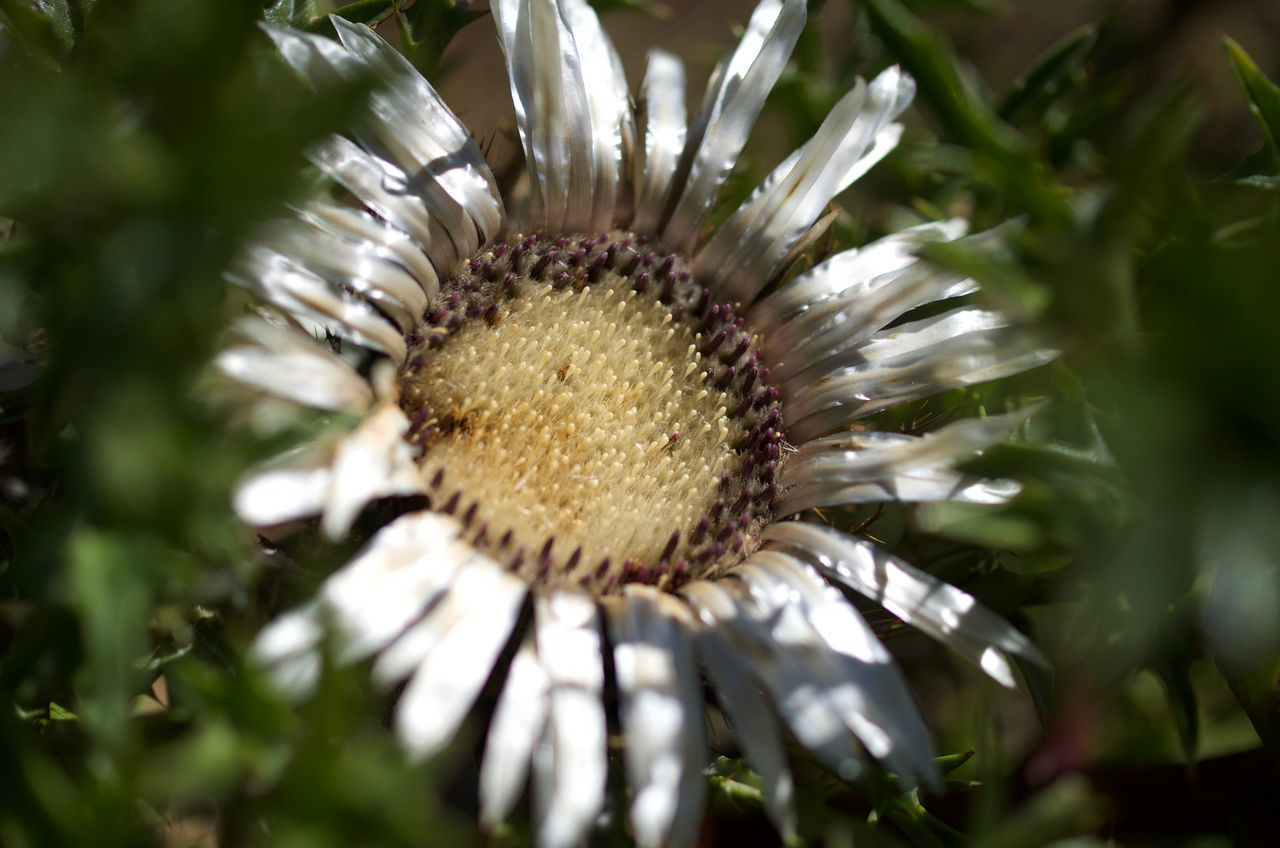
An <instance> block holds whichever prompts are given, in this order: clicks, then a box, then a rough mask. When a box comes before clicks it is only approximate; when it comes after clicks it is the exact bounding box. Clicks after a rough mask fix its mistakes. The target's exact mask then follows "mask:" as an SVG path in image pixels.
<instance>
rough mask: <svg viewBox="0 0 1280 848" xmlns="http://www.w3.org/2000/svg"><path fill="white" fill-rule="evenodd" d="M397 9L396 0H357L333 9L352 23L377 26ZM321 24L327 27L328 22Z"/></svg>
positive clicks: (336, 13)
mask: <svg viewBox="0 0 1280 848" xmlns="http://www.w3.org/2000/svg"><path fill="white" fill-rule="evenodd" d="M428 5H429V4H428ZM397 9H398V3H397V2H396V0H357V2H355V3H348V4H346V5H345V6H339V7H338V8H337V9H334V10H333V13H334V14H335V15H337V16H338V17H340V18H346V19H347V20H349V21H351V22H352V23H357V24H368V25H369V26H377V25H378V24H380V23H382V22H383V21H385V20H386V19H387V18H389V17H391V16H392V15H393V14H395V13H396V10H397ZM321 26H323V27H326V28H327V27H328V24H327V22H325V23H322V24H321Z"/></svg>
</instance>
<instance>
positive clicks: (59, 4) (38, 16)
mask: <svg viewBox="0 0 1280 848" xmlns="http://www.w3.org/2000/svg"><path fill="white" fill-rule="evenodd" d="M77 9H78V4H75V3H70V2H68V0H34V2H28V1H27V0H0V24H2V25H3V26H4V28H6V29H8V30H9V31H10V32H12V33H13V34H14V36H15V37H16V38H17V40H18V41H19V42H20V43H22V44H24V45H25V46H26V48H27V49H28V50H31V51H33V52H40V53H44V54H46V55H48V56H49V57H51V58H54V59H58V60H60V59H63V58H66V56H67V54H68V53H70V52H71V48H72V47H73V46H75V40H76V25H75V18H74V17H73V11H75V10H77Z"/></svg>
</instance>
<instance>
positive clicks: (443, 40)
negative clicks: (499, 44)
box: [396, 0, 486, 78]
mask: <svg viewBox="0 0 1280 848" xmlns="http://www.w3.org/2000/svg"><path fill="white" fill-rule="evenodd" d="M485 14H486V13H485V12H481V11H477V10H475V9H470V8H467V7H465V6H461V5H459V4H458V3H457V2H456V0H418V2H416V3H414V4H413V5H412V6H410V7H408V8H407V9H400V10H399V11H398V14H397V15H396V22H397V23H398V24H399V26H400V36H401V38H402V39H403V40H404V43H405V47H404V51H405V55H407V56H408V57H409V59H410V61H412V62H413V64H414V67H416V68H417V69H418V70H420V71H422V73H423V75H424V76H426V77H428V78H430V77H433V76H434V75H435V74H436V72H437V71H438V70H439V69H440V60H441V59H442V58H443V57H444V51H445V48H446V47H448V46H449V42H451V41H452V40H453V37H454V36H455V35H457V34H458V33H459V32H460V31H461V30H462V28H463V27H465V26H466V25H467V24H469V23H471V22H472V21H475V20H478V19H479V18H482V17H484V15H485Z"/></svg>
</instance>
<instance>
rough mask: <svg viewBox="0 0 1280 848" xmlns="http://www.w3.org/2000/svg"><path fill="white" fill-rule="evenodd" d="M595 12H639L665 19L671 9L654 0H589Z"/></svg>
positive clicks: (669, 14) (669, 15)
mask: <svg viewBox="0 0 1280 848" xmlns="http://www.w3.org/2000/svg"><path fill="white" fill-rule="evenodd" d="M590 2H591V5H592V7H594V8H595V10H596V11H597V12H614V11H621V12H639V13H640V14H642V15H648V16H649V17H651V18H662V19H664V20H665V19H667V18H669V17H671V7H670V6H668V5H667V4H666V3H656V2H654V0H590Z"/></svg>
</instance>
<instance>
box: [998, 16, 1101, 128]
mask: <svg viewBox="0 0 1280 848" xmlns="http://www.w3.org/2000/svg"><path fill="white" fill-rule="evenodd" d="M1097 43H1098V30H1097V28H1096V27H1093V26H1085V27H1081V28H1080V29H1078V30H1076V31H1075V32H1073V33H1071V34H1070V35H1068V36H1067V37H1066V38H1064V39H1062V41H1059V42H1058V43H1057V44H1055V45H1054V46H1053V47H1051V48H1049V50H1048V52H1047V53H1045V54H1044V55H1042V56H1040V57H1039V59H1037V60H1036V62H1035V64H1033V65H1032V66H1031V69H1030V70H1028V71H1027V72H1026V74H1024V75H1023V76H1022V77H1021V78H1019V79H1018V80H1017V81H1016V82H1015V83H1014V84H1013V88H1011V89H1010V90H1009V93H1008V94H1007V95H1005V98H1004V100H1003V101H1002V102H1001V104H1000V106H999V108H998V109H997V110H996V114H997V115H999V116H1000V118H1001V119H1003V120H1005V121H1008V122H1010V123H1013V124H1018V123H1023V122H1025V121H1028V120H1030V119H1035V120H1040V119H1042V118H1043V117H1044V113H1045V112H1046V111H1047V110H1048V108H1049V106H1050V105H1051V104H1053V102H1054V101H1056V100H1057V99H1058V98H1059V97H1060V96H1061V95H1062V93H1063V92H1064V90H1066V89H1067V88H1069V87H1070V86H1071V84H1072V80H1073V79H1074V78H1079V77H1080V76H1082V72H1083V64H1084V60H1085V58H1086V57H1088V56H1089V55H1090V54H1091V53H1092V52H1093V49H1094V47H1095V46H1096V45H1097Z"/></svg>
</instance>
